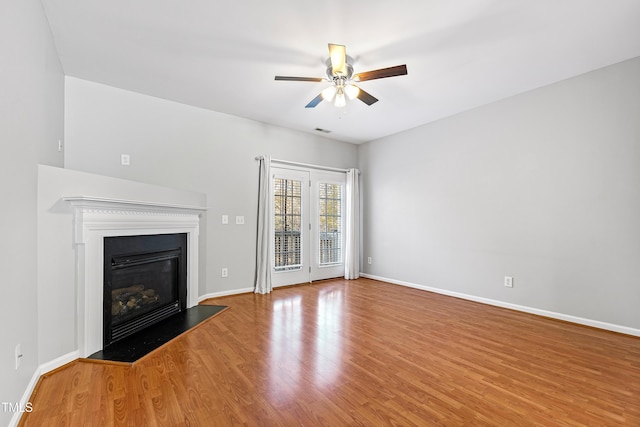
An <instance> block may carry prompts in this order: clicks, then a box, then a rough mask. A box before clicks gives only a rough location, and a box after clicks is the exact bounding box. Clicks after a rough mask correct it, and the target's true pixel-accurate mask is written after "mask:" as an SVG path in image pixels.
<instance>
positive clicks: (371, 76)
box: [275, 43, 407, 108]
mask: <svg viewBox="0 0 640 427" xmlns="http://www.w3.org/2000/svg"><path fill="white" fill-rule="evenodd" d="M352 63H353V60H352V59H351V57H349V56H347V49H346V47H345V46H343V45H340V44H331V43H329V59H328V60H327V78H322V77H291V76H276V78H275V79H276V80H286V81H294V82H322V81H328V82H331V83H332V85H331V86H329V87H327V88H326V89H324V90H323V91H322V92H321V93H320V94H319V95H318V96H316V97H315V98H313V99H312V100H311V102H309V103H308V104H307V105H306V106H305V108H314V107H315V106H316V105H318V104H319V103H320V102H322V101H323V100H325V101H327V102H331V101H332V100H334V104H335V106H336V107H344V106H345V105H346V103H347V100H346V98H349V99H355V98H358V99H359V100H360V101H362V102H364V103H365V104H367V105H372V104H374V103H376V102H378V98H376V97H375V96H373V95H371V94H370V93H368V92H365V91H364V90H362V89H361V88H359V87H358V86H356V85H355V84H354V83H355V82H364V81H367V80H375V79H382V78H385V77H395V76H404V75H406V74H407V66H406V65H396V66H395V67H388V68H381V69H379V70H373V71H365V72H363V73H357V74H353V66H352V65H351V64H352ZM345 95H346V98H345Z"/></svg>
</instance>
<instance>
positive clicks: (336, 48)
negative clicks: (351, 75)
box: [329, 43, 347, 76]
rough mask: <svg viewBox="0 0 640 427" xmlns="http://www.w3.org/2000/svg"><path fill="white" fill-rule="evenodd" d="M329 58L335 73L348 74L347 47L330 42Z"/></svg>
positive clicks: (338, 74)
mask: <svg viewBox="0 0 640 427" xmlns="http://www.w3.org/2000/svg"><path fill="white" fill-rule="evenodd" d="M329 58H330V59H331V69H332V70H333V74H334V75H337V76H344V75H346V74H347V48H346V46H343V45H341V44H331V43H329Z"/></svg>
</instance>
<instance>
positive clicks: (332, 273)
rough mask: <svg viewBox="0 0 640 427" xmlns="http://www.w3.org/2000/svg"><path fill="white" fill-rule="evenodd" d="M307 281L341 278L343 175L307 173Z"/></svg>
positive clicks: (342, 269) (342, 274)
mask: <svg viewBox="0 0 640 427" xmlns="http://www.w3.org/2000/svg"><path fill="white" fill-rule="evenodd" d="M311 182H312V186H311V187H312V194H313V203H312V218H311V219H312V225H311V230H312V233H311V234H312V235H311V244H312V245H313V250H312V251H311V256H312V257H311V259H312V262H311V280H322V279H329V278H333V277H340V276H344V242H345V240H344V237H345V233H344V206H345V203H344V193H345V191H344V185H345V174H344V173H338V172H320V171H313V172H312V173H311Z"/></svg>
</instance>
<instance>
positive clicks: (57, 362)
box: [9, 350, 80, 427]
mask: <svg viewBox="0 0 640 427" xmlns="http://www.w3.org/2000/svg"><path fill="white" fill-rule="evenodd" d="M79 357H80V352H78V351H77V350H76V351H72V352H70V353H67V354H64V355H62V356H60V357H58V358H56V359H53V360H50V361H49V362H45V363H43V364H41V365H40V366H38V367H37V368H36V370H35V372H34V373H33V376H32V377H31V380H30V381H29V384H27V388H26V389H25V391H24V393H22V398H21V399H20V407H21V408H25V407H26V405H27V403H28V402H29V399H30V398H31V395H32V394H33V390H34V389H35V388H36V384H38V380H39V379H40V377H41V376H42V375H44V374H46V373H47V372H51V371H53V370H54V369H58V368H59V367H61V366H63V365H66V364H67V363H69V362H73V361H74V360H76V359H77V358H79ZM21 416H22V413H20V412H16V413H14V414H13V417H11V421H9V427H15V426H17V425H18V422H19V421H20V417H21Z"/></svg>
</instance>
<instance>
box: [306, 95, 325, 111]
mask: <svg viewBox="0 0 640 427" xmlns="http://www.w3.org/2000/svg"><path fill="white" fill-rule="evenodd" d="M320 102H322V94H320V95H318V96H316V97H315V98H313V99H312V100H311V102H309V103H308V104H307V105H305V106H304V108H314V107H315V106H316V105H318V104H320Z"/></svg>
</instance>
